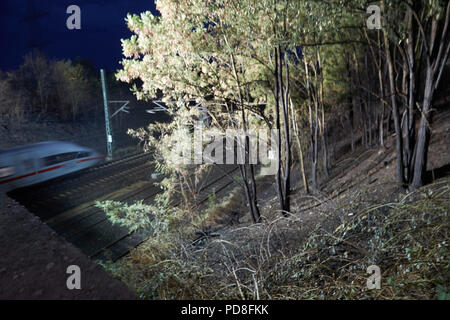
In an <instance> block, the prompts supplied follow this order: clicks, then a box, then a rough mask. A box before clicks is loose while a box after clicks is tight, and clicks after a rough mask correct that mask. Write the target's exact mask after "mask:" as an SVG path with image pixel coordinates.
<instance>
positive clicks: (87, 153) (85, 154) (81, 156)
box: [77, 151, 92, 159]
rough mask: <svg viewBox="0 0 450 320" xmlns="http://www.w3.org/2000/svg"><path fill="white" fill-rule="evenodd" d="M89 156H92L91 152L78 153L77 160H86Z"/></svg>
mask: <svg viewBox="0 0 450 320" xmlns="http://www.w3.org/2000/svg"><path fill="white" fill-rule="evenodd" d="M91 154H92V153H91V152H87V151H82V152H78V156H77V159H80V158H87V157H89V156H90V155H91Z"/></svg>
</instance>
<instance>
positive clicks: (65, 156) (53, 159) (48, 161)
mask: <svg viewBox="0 0 450 320" xmlns="http://www.w3.org/2000/svg"><path fill="white" fill-rule="evenodd" d="M77 155H78V152H67V153H60V154H55V155H53V156H48V157H45V158H42V160H43V162H44V166H45V167H48V166H52V165H54V164H57V163H61V162H66V161H70V160H73V159H75V158H76V157H77Z"/></svg>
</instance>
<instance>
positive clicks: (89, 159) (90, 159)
mask: <svg viewBox="0 0 450 320" xmlns="http://www.w3.org/2000/svg"><path fill="white" fill-rule="evenodd" d="M98 159H103V157H97V158H88V159H83V160H78V161H77V163H80V162H86V161H92V160H98Z"/></svg>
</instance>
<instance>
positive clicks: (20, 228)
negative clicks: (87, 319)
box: [0, 195, 137, 300]
mask: <svg viewBox="0 0 450 320" xmlns="http://www.w3.org/2000/svg"><path fill="white" fill-rule="evenodd" d="M2 196H3V197H4V199H3V203H2V206H1V207H0V244H1V245H0V283H1V286H0V299H70V300H72V299H88V300H91V299H121V300H123V299H137V296H136V295H135V294H134V293H133V292H132V291H130V290H129V289H128V287H127V286H126V285H125V284H123V283H122V282H120V281H119V280H116V279H114V278H112V277H111V276H110V275H109V274H108V273H106V272H105V271H104V270H103V268H102V267H101V266H100V265H98V264H96V263H95V262H94V261H93V260H91V259H89V258H88V257H87V256H86V255H84V254H83V253H82V252H81V251H80V250H79V249H78V248H76V247H75V246H74V245H72V244H71V243H69V242H67V241H66V240H64V238H62V237H61V236H59V235H58V234H57V233H56V232H55V231H53V230H52V229H51V228H50V227H48V226H47V225H46V224H45V223H43V222H42V221H41V220H40V219H39V218H38V217H37V216H35V215H33V214H32V213H30V212H28V211H27V209H26V208H25V207H23V206H22V205H20V204H19V203H17V202H16V201H14V200H12V199H10V198H8V197H6V196H4V195H2ZM71 266H72V267H71ZM73 266H75V267H73ZM78 271H79V272H78ZM78 287H79V288H78Z"/></svg>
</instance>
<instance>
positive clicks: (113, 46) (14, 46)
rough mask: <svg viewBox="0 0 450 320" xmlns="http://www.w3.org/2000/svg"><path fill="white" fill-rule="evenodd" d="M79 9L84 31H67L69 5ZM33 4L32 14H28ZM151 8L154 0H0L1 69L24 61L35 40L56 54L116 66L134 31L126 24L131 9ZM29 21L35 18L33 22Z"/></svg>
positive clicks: (135, 10) (153, 5) (52, 53)
mask: <svg viewBox="0 0 450 320" xmlns="http://www.w3.org/2000/svg"><path fill="white" fill-rule="evenodd" d="M72 4H74V5H78V6H79V7H80V9H81V30H69V29H67V27H66V20H67V18H68V17H69V16H70V15H69V14H67V13H66V9H67V7H68V6H70V5H72ZM32 7H34V15H33V16H34V19H27V16H29V15H30V13H31V12H32V10H31V8H32ZM147 10H150V11H152V12H153V13H154V14H156V13H157V11H156V9H155V4H154V1H153V0H81V1H76V0H68V1H66V0H0V39H1V40H0V41H1V42H0V43H1V44H2V45H1V47H2V48H1V59H0V70H3V71H6V70H12V69H15V68H17V67H18V66H19V65H20V64H21V63H22V61H23V56H24V55H25V54H26V53H28V52H29V51H30V44H31V43H36V42H39V43H43V44H44V45H43V46H42V47H41V50H42V51H43V52H44V53H45V54H46V55H47V56H48V57H49V58H56V59H72V60H73V59H75V58H76V57H81V58H83V59H90V60H92V61H93V62H94V64H95V65H96V66H97V67H98V68H106V69H107V70H113V69H117V68H119V67H120V65H119V61H120V60H121V59H122V48H121V44H120V39H121V38H129V37H130V36H131V32H130V31H129V30H128V28H127V27H126V25H125V20H124V19H125V17H126V15H127V13H141V12H144V11H147ZM30 20H31V21H30Z"/></svg>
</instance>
